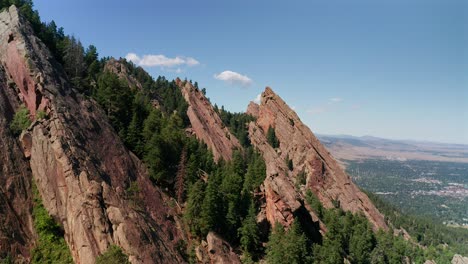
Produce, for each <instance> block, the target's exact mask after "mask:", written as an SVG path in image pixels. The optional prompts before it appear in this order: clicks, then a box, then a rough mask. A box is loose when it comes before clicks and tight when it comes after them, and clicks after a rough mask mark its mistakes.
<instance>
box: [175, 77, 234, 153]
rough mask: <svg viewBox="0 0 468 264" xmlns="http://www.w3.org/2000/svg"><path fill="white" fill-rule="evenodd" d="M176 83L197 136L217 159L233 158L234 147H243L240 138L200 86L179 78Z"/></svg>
mask: <svg viewBox="0 0 468 264" xmlns="http://www.w3.org/2000/svg"><path fill="white" fill-rule="evenodd" d="M176 84H177V86H179V87H180V89H181V91H182V95H183V96H184V98H185V101H187V103H188V105H189V107H188V109H187V116H188V118H189V120H190V124H191V125H192V130H193V132H194V134H195V135H196V137H197V138H198V139H199V140H201V141H203V142H205V144H207V145H208V148H209V149H210V150H211V151H212V152H213V157H214V159H215V161H218V160H219V159H220V158H222V159H224V160H226V161H228V160H231V158H232V151H233V149H236V148H237V149H241V148H242V147H241V145H240V143H239V140H237V138H236V137H235V136H233V135H232V134H231V132H230V131H229V129H228V128H227V127H225V126H224V124H223V122H222V121H221V118H220V117H219V116H218V113H216V111H215V110H214V108H213V106H212V105H211V103H210V102H209V101H208V99H207V98H206V97H205V95H203V93H202V92H201V91H200V90H199V89H198V88H196V87H194V86H193V85H192V84H191V83H190V82H186V81H181V80H180V79H179V78H177V79H176Z"/></svg>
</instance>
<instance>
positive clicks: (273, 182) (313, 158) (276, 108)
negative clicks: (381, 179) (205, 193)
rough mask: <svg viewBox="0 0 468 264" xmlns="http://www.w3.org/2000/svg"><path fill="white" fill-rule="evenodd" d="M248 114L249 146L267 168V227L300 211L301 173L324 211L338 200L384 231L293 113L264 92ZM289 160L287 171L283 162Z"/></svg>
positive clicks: (361, 195)
mask: <svg viewBox="0 0 468 264" xmlns="http://www.w3.org/2000/svg"><path fill="white" fill-rule="evenodd" d="M247 112H248V113H250V114H252V115H254V116H256V117H257V120H256V121H255V122H251V123H250V124H249V134H250V139H251V141H252V144H253V145H254V146H256V147H257V148H258V149H259V150H260V151H261V152H262V154H263V157H264V158H265V162H266V165H267V178H266V180H265V182H264V188H265V191H264V192H265V198H266V217H267V219H268V220H269V222H270V223H274V222H275V221H279V222H280V223H283V225H286V226H287V225H289V224H290V223H291V221H292V219H293V215H294V213H295V212H297V211H298V210H299V208H301V202H300V201H301V200H303V199H302V198H301V196H303V192H301V191H300V190H296V188H295V183H296V180H297V179H296V178H297V176H298V175H299V173H301V172H304V173H306V175H307V177H306V188H309V189H311V190H312V191H313V192H314V193H315V194H316V195H317V196H318V197H319V199H320V200H321V202H322V203H323V204H324V206H325V207H328V208H330V207H332V206H333V201H339V203H340V206H341V208H343V209H344V210H346V211H351V212H362V213H363V214H364V215H365V216H366V217H367V218H368V219H369V221H370V222H371V223H372V224H373V226H374V228H375V229H378V228H383V229H387V226H386V224H385V222H384V218H383V215H382V214H381V213H380V212H379V211H378V210H377V209H376V208H375V206H374V205H373V204H372V202H371V201H370V200H369V198H368V197H367V196H366V195H365V194H364V193H363V192H361V191H360V190H359V188H358V187H357V186H356V185H355V184H354V183H353V182H352V181H351V179H350V178H349V176H348V175H346V173H345V172H344V171H343V169H342V168H341V167H340V166H339V165H338V163H337V162H336V161H335V159H334V158H333V157H332V156H331V155H330V153H329V152H328V151H327V150H326V149H325V147H324V146H323V145H322V144H321V143H320V141H319V140H318V139H317V138H316V137H315V136H314V134H313V133H312V131H311V130H310V129H309V128H308V127H307V126H306V125H304V124H303V123H302V122H301V120H300V119H299V117H298V116H297V114H296V113H295V112H294V111H293V110H292V109H291V108H290V107H289V106H288V105H287V104H286V103H285V102H284V101H283V100H282V99H281V98H280V97H279V96H278V95H276V94H275V93H274V92H273V91H272V90H271V89H270V88H269V87H267V88H266V89H265V91H264V92H263V93H262V97H261V103H260V105H256V104H254V103H251V104H250V105H249V108H248V110H247ZM270 126H271V127H272V128H274V129H275V133H276V136H277V138H278V140H279V142H280V147H279V148H278V149H273V148H272V147H271V146H270V144H269V143H268V142H267V139H266V133H267V131H268V128H269V127H270ZM287 157H289V159H291V160H292V164H293V170H292V171H290V169H289V168H288V165H287V162H286V158H287Z"/></svg>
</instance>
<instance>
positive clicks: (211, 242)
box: [206, 232, 241, 264]
mask: <svg viewBox="0 0 468 264" xmlns="http://www.w3.org/2000/svg"><path fill="white" fill-rule="evenodd" d="M206 242H207V243H208V246H207V249H208V255H209V257H210V260H211V261H210V263H213V264H229V263H232V264H240V263H241V262H240V259H239V256H237V254H236V253H235V252H234V251H233V250H232V247H231V246H230V245H229V243H228V242H226V241H225V240H223V239H222V238H221V237H219V236H218V235H217V234H215V233H214V232H209V233H208V235H207V236H206Z"/></svg>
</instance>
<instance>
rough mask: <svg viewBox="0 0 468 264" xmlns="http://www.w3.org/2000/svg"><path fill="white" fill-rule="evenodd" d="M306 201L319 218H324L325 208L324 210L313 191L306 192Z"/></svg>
mask: <svg viewBox="0 0 468 264" xmlns="http://www.w3.org/2000/svg"><path fill="white" fill-rule="evenodd" d="M306 201H307V203H308V204H309V205H310V207H312V210H314V212H315V213H316V214H317V216H318V217H319V218H323V216H324V211H325V208H323V205H322V203H321V202H320V200H319V199H318V197H317V196H316V195H315V194H314V193H313V192H312V191H311V190H307V192H306Z"/></svg>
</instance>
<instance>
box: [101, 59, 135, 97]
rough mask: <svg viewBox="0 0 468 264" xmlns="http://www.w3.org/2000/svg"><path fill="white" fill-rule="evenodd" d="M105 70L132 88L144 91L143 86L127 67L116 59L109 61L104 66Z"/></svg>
mask: <svg viewBox="0 0 468 264" xmlns="http://www.w3.org/2000/svg"><path fill="white" fill-rule="evenodd" d="M104 70H105V71H108V72H112V73H114V74H116V75H117V76H119V78H120V79H121V80H123V81H124V82H125V83H127V84H128V86H129V87H130V88H137V89H140V90H141V89H143V85H142V84H141V83H140V82H139V81H138V80H137V79H136V78H135V77H134V76H133V75H132V74H131V73H130V70H129V69H128V68H127V66H126V65H124V64H123V63H122V62H121V61H120V60H116V59H114V58H111V59H109V60H108V61H107V62H106V65H105V66H104Z"/></svg>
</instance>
